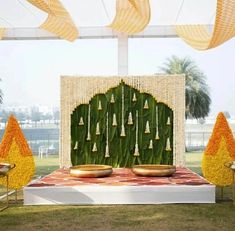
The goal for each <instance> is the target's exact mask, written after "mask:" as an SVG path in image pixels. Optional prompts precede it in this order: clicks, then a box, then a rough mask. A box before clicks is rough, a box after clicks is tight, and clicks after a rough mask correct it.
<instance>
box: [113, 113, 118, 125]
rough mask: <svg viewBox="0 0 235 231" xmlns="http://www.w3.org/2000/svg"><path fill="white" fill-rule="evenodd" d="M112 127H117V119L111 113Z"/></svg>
mask: <svg viewBox="0 0 235 231" xmlns="http://www.w3.org/2000/svg"><path fill="white" fill-rule="evenodd" d="M112 126H114V127H115V126H117V118H116V114H115V113H113V123H112Z"/></svg>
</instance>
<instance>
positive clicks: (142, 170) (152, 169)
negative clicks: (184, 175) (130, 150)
mask: <svg viewBox="0 0 235 231" xmlns="http://www.w3.org/2000/svg"><path fill="white" fill-rule="evenodd" d="M132 171H133V172H134V173H135V174H136V175H138V176H171V175H172V174H174V173H175V171H176V167H175V166H174V165H158V164H142V165H134V166H133V168H132Z"/></svg>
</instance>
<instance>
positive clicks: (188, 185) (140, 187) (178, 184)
mask: <svg viewBox="0 0 235 231" xmlns="http://www.w3.org/2000/svg"><path fill="white" fill-rule="evenodd" d="M169 203H215V186H214V185H212V184H210V183H208V182H207V181H206V180H205V179H204V178H202V177H201V176H199V175H198V174H196V173H194V172H192V171H191V170H189V169H187V168H177V170H176V173H175V174H174V175H173V176H172V177H139V176H136V175H135V174H133V173H132V171H131V169H128V168H117V169H113V174H112V175H111V176H110V177H106V178H76V177H71V176H70V175H69V170H67V169H59V170H56V171H54V172H53V173H51V174H50V175H47V176H45V177H43V178H42V179H39V180H36V181H34V182H31V183H30V184H29V185H28V186H26V187H25V188H24V204H25V205H43V204H44V205H46V204H169Z"/></svg>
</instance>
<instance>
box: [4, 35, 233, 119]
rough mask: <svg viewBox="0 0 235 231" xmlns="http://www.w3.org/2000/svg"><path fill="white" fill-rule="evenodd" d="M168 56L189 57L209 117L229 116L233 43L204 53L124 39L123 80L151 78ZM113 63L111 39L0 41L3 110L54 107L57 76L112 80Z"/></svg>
mask: <svg viewBox="0 0 235 231" xmlns="http://www.w3.org/2000/svg"><path fill="white" fill-rule="evenodd" d="M172 55H176V56H179V57H185V56H188V57H190V58H191V59H192V60H194V61H195V62H196V64H197V65H198V67H199V68H200V69H201V70H202V71H203V72H204V73H205V75H206V76H207V82H208V85H209V87H210V92H211V98H212V105H211V113H210V116H213V117H214V116H215V115H216V114H217V113H218V112H219V111H229V112H230V114H231V116H235V103H234V101H235V100H234V99H235V90H234V88H235V68H234V66H233V65H235V39H232V40H230V41H228V42H226V43H225V44H223V45H221V46H220V47H217V48H215V49H212V50H209V51H196V50H194V49H193V48H191V47H189V46H188V45H187V44H185V43H184V42H183V41H182V40H181V39H179V38H168V39H165V38H163V39H159V38H154V39H147V38H145V39H129V74H130V75H152V74H154V73H157V72H159V67H160V66H162V65H163V63H164V62H165V61H166V59H167V58H169V57H171V56H172ZM117 57H118V54H117V39H100V40H95V39H90V40H85V39H84V40H76V41H75V42H73V43H70V42H67V41H62V40H49V41H47V40H34V41H28V40H27V41H0V78H1V79H2V81H1V83H0V88H1V89H2V91H3V93H4V97H3V101H4V105H3V106H9V105H18V106H36V105H43V106H51V107H54V106H59V103H60V76H61V75H73V76H79V75H81V76H86V75H89V76H90V75H105V76H112V75H117ZM0 107H2V106H0Z"/></svg>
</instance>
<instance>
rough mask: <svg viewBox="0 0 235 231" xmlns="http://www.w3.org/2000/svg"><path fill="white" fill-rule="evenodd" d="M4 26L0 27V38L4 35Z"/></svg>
mask: <svg viewBox="0 0 235 231" xmlns="http://www.w3.org/2000/svg"><path fill="white" fill-rule="evenodd" d="M5 31H6V28H0V39H2V37H3V36H4V34H5Z"/></svg>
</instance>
